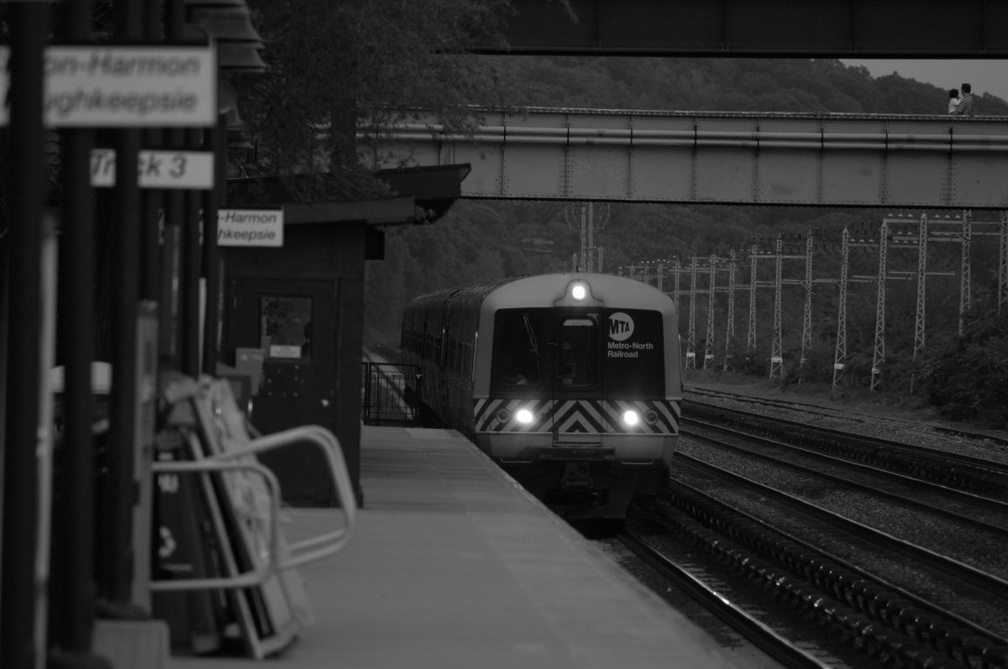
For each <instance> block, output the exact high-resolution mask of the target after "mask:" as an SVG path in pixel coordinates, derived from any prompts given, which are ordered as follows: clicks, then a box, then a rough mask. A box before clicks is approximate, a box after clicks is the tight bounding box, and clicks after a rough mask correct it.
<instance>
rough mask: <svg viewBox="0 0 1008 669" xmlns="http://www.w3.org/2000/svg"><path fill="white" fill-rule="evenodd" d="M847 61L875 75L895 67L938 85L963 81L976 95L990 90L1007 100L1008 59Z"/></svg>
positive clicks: (946, 86) (954, 85) (949, 85)
mask: <svg viewBox="0 0 1008 669" xmlns="http://www.w3.org/2000/svg"><path fill="white" fill-rule="evenodd" d="M841 62H843V63H844V64H845V65H855V66H864V67H866V68H868V72H870V73H871V75H872V76H873V77H880V76H884V75H887V74H892V73H893V72H894V71H895V72H896V73H897V74H899V75H900V76H902V77H905V78H907V79H916V80H917V81H922V82H924V83H927V84H934V85H935V86H938V87H939V88H944V89H946V90H948V89H949V88H959V85H960V84H962V83H963V82H964V81H968V82H969V83H970V84H971V85H972V87H973V94H974V95H981V94H983V93H990V94H992V95H996V96H998V97H999V98H1001V99H1002V100H1006V101H1008V60H958V59H955V60H949V59H946V60H854V59H847V58H844V59H841Z"/></svg>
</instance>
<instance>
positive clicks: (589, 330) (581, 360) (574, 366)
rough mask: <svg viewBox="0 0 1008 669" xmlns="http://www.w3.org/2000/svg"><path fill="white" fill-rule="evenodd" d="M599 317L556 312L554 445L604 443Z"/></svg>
mask: <svg viewBox="0 0 1008 669" xmlns="http://www.w3.org/2000/svg"><path fill="white" fill-rule="evenodd" d="M600 334H601V333H600V325H599V314H597V313H588V312H584V311H577V312H564V311H563V310H560V311H558V312H556V315H555V316H554V321H553V341H554V342H555V346H553V347H552V350H553V365H552V366H553V369H554V374H553V386H552V388H553V393H552V401H553V410H552V411H551V412H550V413H551V415H552V417H553V423H552V432H553V442H554V443H555V444H558V445H562V444H564V443H565V442H567V443H577V444H594V443H601V435H600V432H601V431H602V429H603V425H604V423H603V422H602V417H601V415H600V413H599V406H600V401H601V399H602V378H601V374H602V365H601V359H600V351H601V346H602V344H601V337H600Z"/></svg>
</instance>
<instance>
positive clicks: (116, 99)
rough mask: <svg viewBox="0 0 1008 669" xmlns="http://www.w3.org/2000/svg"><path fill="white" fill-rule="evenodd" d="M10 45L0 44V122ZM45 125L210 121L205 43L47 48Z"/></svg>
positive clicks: (213, 95) (211, 90)
mask: <svg viewBox="0 0 1008 669" xmlns="http://www.w3.org/2000/svg"><path fill="white" fill-rule="evenodd" d="M9 59H10V49H9V48H8V47H0V125H7V123H9V108H8V107H9V100H8V95H7V94H8V91H9V88H10V74H9V71H8V60H9ZM44 76H45V83H44V88H43V90H44V101H43V109H44V116H45V123H46V125H47V126H49V127H53V128H69V127H82V128H122V127H179V126H186V127H208V126H213V125H214V124H216V123H217V113H218V110H217V54H216V51H215V50H214V48H213V47H212V46H171V45H159V46H107V45H106V46H50V47H48V48H46V50H45V65H44Z"/></svg>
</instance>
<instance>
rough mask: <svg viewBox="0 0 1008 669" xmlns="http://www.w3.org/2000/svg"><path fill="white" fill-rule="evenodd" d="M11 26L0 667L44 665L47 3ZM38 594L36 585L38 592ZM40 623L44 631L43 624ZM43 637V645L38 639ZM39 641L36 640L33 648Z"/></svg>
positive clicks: (30, 7)
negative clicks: (40, 556)
mask: <svg viewBox="0 0 1008 669" xmlns="http://www.w3.org/2000/svg"><path fill="white" fill-rule="evenodd" d="M8 22H9V24H8V25H9V27H10V29H11V42H10V90H11V91H16V94H14V95H12V96H11V100H10V127H9V132H10V147H11V152H10V160H11V166H12V169H11V174H10V180H9V182H8V191H7V192H8V202H10V219H9V227H8V238H9V239H8V243H9V245H10V267H9V276H8V282H7V289H8V290H9V291H10V304H9V323H11V324H13V325H16V327H12V328H10V329H9V331H8V332H7V333H6V336H7V337H8V348H7V353H8V364H7V376H8V384H9V386H8V387H9V392H8V393H7V397H6V401H7V412H6V417H7V426H6V434H5V445H4V449H3V453H4V470H3V472H4V486H3V553H2V557H3V569H2V576H0V579H2V580H0V586H2V591H3V596H2V597H0V630H2V632H3V633H2V634H0V666H3V667H12V668H13V667H19V668H20V667H42V666H43V665H44V661H45V652H44V650H45V629H38V628H37V621H36V613H37V608H38V601H37V599H36V595H37V593H42V594H44V592H45V589H44V587H45V584H40V583H37V582H36V571H35V560H36V552H37V550H38V547H39V538H40V537H39V525H40V515H39V507H40V504H39V499H38V495H39V489H40V486H39V474H40V468H39V462H38V455H37V452H36V445H37V440H38V431H39V414H40V410H39V395H40V392H41V388H42V384H41V380H40V378H39V375H40V368H39V363H40V360H41V352H42V349H41V343H40V337H39V327H40V325H41V300H40V291H41V286H42V280H41V275H40V272H39V265H40V262H41V249H42V215H43V205H44V198H45V191H44V189H45V183H46V174H45V144H44V139H43V138H44V128H43V125H42V77H43V53H44V49H45V45H46V40H47V39H48V37H49V6H48V5H47V4H43V3H36V2H16V3H12V4H11V5H9V7H8ZM40 587H41V589H38V588H40ZM43 627H44V626H43ZM40 635H41V639H40V638H39V636H40ZM40 641H41V643H40Z"/></svg>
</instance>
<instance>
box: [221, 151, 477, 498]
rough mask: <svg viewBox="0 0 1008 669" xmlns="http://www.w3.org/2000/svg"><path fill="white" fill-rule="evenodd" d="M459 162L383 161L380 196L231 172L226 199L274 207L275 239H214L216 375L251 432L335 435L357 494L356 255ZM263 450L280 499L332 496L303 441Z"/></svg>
mask: <svg viewBox="0 0 1008 669" xmlns="http://www.w3.org/2000/svg"><path fill="white" fill-rule="evenodd" d="M468 172H469V166H468V165H450V166H437V167H423V168H406V169H397V170H383V171H380V172H377V173H376V176H377V177H378V178H379V179H380V180H382V181H384V182H385V183H386V184H387V185H388V186H389V190H390V194H389V195H388V196H387V197H380V198H375V199H348V200H346V201H325V202H298V201H296V200H295V198H294V197H293V196H292V195H291V194H290V191H289V190H288V188H287V187H285V186H284V185H283V184H282V183H281V182H280V181H279V180H277V179H233V180H230V181H229V182H228V192H227V201H228V207H235V208H247V209H254V210H269V209H282V210H283V245H282V246H221V247H220V256H221V266H222V267H221V271H222V277H221V278H222V281H221V286H222V291H221V292H222V294H221V299H222V303H221V309H220V314H221V328H220V333H219V335H220V336H219V341H220V354H219V358H218V360H219V363H218V370H217V371H218V376H220V377H226V378H229V379H231V380H232V383H233V386H234V387H235V388H236V390H237V391H238V392H237V394H238V396H239V399H240V402H241V403H242V406H243V408H244V409H246V410H247V412H248V415H249V417H250V422H251V423H252V425H253V426H254V427H255V429H257V430H259V431H260V432H261V433H263V434H270V433H274V432H278V431H280V430H284V429H288V428H293V427H297V426H301V425H320V426H322V427H325V428H326V429H328V430H330V431H331V432H333V433H334V434H335V435H336V437H337V438H338V439H339V442H340V445H341V447H342V450H343V454H344V457H345V459H346V464H347V469H348V471H349V474H350V478H351V480H352V482H353V485H354V492H355V495H356V497H357V503H358V505H363V502H364V498H363V491H362V490H361V489H360V483H359V481H360V476H359V474H360V434H361V392H362V375H361V360H362V348H363V321H364V312H365V309H366V305H365V304H364V268H365V260H375V259H382V258H384V233H383V229H384V227H385V226H389V225H409V224H424V223H431V222H433V221H435V220H437V218H440V217H441V216H442V215H443V214H444V213H446V212H447V210H448V209H449V208H450V207H451V205H452V203H454V201H455V200H456V199H457V198H458V197H459V195H460V192H461V181H462V179H464V178H465V176H466V175H467V174H468ZM299 446H300V445H296V446H293V447H291V448H285V449H283V451H282V452H281V453H277V454H264V455H263V456H261V460H262V461H263V463H264V464H265V465H267V466H268V467H270V469H272V470H273V472H274V473H275V474H276V475H277V477H278V478H279V481H280V485H281V490H282V491H283V497H284V501H285V502H286V503H289V504H292V505H296V506H332V505H335V504H336V503H337V502H336V500H337V496H336V491H335V490H333V489H332V482H331V480H330V479H329V477H328V476H327V475H326V470H325V468H324V467H323V466H322V465H323V463H321V462H320V461H319V459H320V458H321V456H320V455H319V452H318V450H317V449H314V448H311V447H309V446H308V445H305V446H304V447H303V448H301V447H299Z"/></svg>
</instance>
